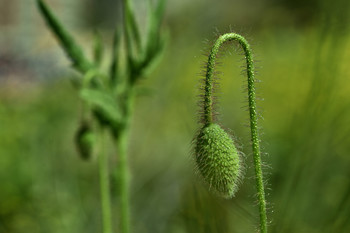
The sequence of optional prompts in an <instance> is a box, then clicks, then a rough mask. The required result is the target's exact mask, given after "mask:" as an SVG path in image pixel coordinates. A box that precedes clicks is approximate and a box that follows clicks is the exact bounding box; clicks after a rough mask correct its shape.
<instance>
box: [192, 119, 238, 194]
mask: <svg viewBox="0 0 350 233" xmlns="http://www.w3.org/2000/svg"><path fill="white" fill-rule="evenodd" d="M195 162H196V165H197V169H198V171H199V173H200V174H201V176H202V177H203V179H204V181H205V182H206V183H207V184H208V185H209V188H210V189H211V190H212V191H214V192H215V193H217V194H218V195H220V196H222V197H224V198H231V197H233V196H234V194H235V192H236V191H237V186H238V183H239V179H240V176H241V164H240V157H239V155H238V151H237V149H236V147H235V145H234V143H233V140H232V138H231V136H230V135H229V134H228V133H226V132H225V131H224V130H223V129H222V128H221V127H220V126H219V125H218V124H214V123H212V124H209V125H207V126H204V127H203V128H202V129H201V130H200V131H199V134H198V135H197V137H196V139H195Z"/></svg>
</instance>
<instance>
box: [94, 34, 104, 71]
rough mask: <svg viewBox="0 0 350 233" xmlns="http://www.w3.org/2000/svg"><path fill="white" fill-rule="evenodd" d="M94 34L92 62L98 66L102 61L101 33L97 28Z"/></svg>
mask: <svg viewBox="0 0 350 233" xmlns="http://www.w3.org/2000/svg"><path fill="white" fill-rule="evenodd" d="M94 34H95V35H94V62H95V64H96V66H98V67H99V66H100V65H101V62H102V58H103V52H104V48H103V43H102V37H101V34H100V33H99V32H98V31H97V30H96V31H95V33H94Z"/></svg>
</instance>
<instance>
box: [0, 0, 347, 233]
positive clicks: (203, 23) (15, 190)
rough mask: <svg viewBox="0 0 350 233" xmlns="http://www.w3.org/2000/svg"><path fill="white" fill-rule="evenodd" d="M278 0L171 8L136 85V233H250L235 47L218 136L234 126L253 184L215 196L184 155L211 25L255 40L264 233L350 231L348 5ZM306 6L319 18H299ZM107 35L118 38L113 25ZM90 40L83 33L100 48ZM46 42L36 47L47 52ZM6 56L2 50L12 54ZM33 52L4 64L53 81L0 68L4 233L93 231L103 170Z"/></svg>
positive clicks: (74, 103)
mask: <svg viewBox="0 0 350 233" xmlns="http://www.w3.org/2000/svg"><path fill="white" fill-rule="evenodd" d="M289 2H291V1H289ZM298 2H300V1H298ZM282 3H283V2H282V1H265V2H264V1H253V0H250V1H228V0H227V1H222V4H217V3H216V2H214V1H209V0H205V1H199V0H195V1H168V7H167V17H166V21H167V22H166V23H167V24H168V25H169V26H168V27H169V28H170V31H171V35H172V40H171V42H170V44H169V46H168V51H167V52H166V53H165V58H164V60H163V61H162V63H161V64H162V65H161V67H160V68H158V69H157V70H156V71H155V72H154V73H153V75H152V77H150V78H149V79H147V80H144V81H142V85H141V86H140V87H139V89H138V92H139V97H138V98H137V102H136V112H135V117H134V119H133V127H132V134H131V137H132V140H131V142H130V145H129V147H130V162H131V170H132V174H133V176H132V190H131V195H132V196H131V201H132V213H133V219H132V226H133V228H132V229H133V232H138V233H143V232H160V233H161V232H174V233H180V232H196V233H197V232H199V233H201V232H208V233H209V232H210V233H212V232H218V233H221V232H254V231H255V229H256V226H257V222H258V215H257V206H256V205H255V196H254V193H255V186H254V180H253V177H252V174H253V173H252V166H251V165H249V164H251V154H250V149H249V148H250V146H249V133H248V127H246V126H244V125H246V124H247V123H248V120H247V119H248V118H247V114H248V113H247V111H244V110H245V109H246V107H244V106H246V104H247V102H246V98H245V96H244V94H242V92H243V89H242V88H241V86H242V85H243V84H245V80H244V77H243V76H240V72H241V69H242V68H240V67H239V64H240V63H239V61H240V57H241V56H238V55H237V56H236V54H237V53H240V51H235V50H234V49H233V48H234V46H231V45H229V46H227V51H230V53H231V54H229V53H226V55H225V56H222V57H221V61H222V63H223V64H222V67H221V68H220V70H221V71H223V75H221V76H220V77H221V78H222V80H221V91H220V93H221V98H220V101H219V102H220V109H221V111H220V112H221V119H222V120H221V122H222V124H223V126H224V127H225V128H230V129H232V131H233V132H234V135H235V136H236V137H238V139H239V140H240V141H241V144H242V145H243V148H242V150H243V151H244V153H245V154H246V157H245V161H246V164H247V166H246V175H245V177H246V178H245V179H244V180H243V183H242V184H241V186H240V189H239V191H238V192H237V195H236V197H235V198H234V199H232V200H222V199H219V198H216V197H214V196H212V195H211V194H210V193H208V192H207V191H206V189H205V188H204V187H205V186H203V185H202V184H201V183H200V181H199V180H198V179H197V178H196V177H195V175H194V174H193V164H191V159H190V158H189V155H190V143H191V140H192V137H193V135H194V134H195V131H196V128H197V122H196V120H197V119H196V117H195V116H196V107H195V106H196V100H197V98H196V96H197V95H198V94H199V91H198V90H196V85H197V84H198V79H199V77H198V73H200V67H201V62H204V61H205V57H202V56H201V54H202V53H203V52H205V53H206V52H207V50H206V48H208V47H209V45H210V43H209V45H208V43H203V42H202V41H204V39H210V40H213V39H214V36H213V33H212V32H213V31H214V30H215V27H217V28H218V29H219V30H220V31H222V32H227V31H228V30H229V28H230V25H231V28H233V30H235V31H238V32H240V33H242V34H243V35H246V36H248V39H250V41H251V42H252V44H253V45H252V48H253V51H254V54H255V57H256V59H257V60H259V63H258V64H257V66H258V67H259V66H260V67H261V68H259V69H258V75H257V78H258V79H261V80H262V83H259V84H258V94H259V95H260V96H261V97H262V98H264V101H260V102H259V103H258V106H260V107H261V109H262V110H261V112H262V115H263V117H264V120H261V121H260V123H261V124H262V126H263V127H262V130H261V132H262V139H263V146H264V151H265V152H266V153H267V155H265V156H264V157H263V160H264V161H265V163H266V164H267V166H266V168H265V171H266V173H265V175H266V178H267V183H268V185H267V187H268V188H269V190H268V192H267V193H268V196H267V199H268V201H269V203H270V208H269V214H268V216H269V219H270V220H271V223H270V226H269V230H270V232H276V233H277V232H284V233H289V232H290V233H294V232H307V233H316V232H337V233H338V232H340V233H341V232H344V233H345V232H349V231H350V219H349V218H350V178H349V177H350V173H349V171H350V152H349V151H350V137H349V135H350V108H349V106H350V94H349V93H350V69H349V68H348V63H349V61H350V53H349V52H348V51H350V50H349V43H350V37H349V34H348V32H349V26H350V24H349V23H350V22H349V10H350V6H349V3H348V1H345V0H337V1H332V2H330V1H312V4H311V2H310V3H309V6H310V7H307V8H304V7H299V6H298V5H297V4H294V5H293V7H289V5H288V4H282ZM296 3H297V2H296ZM316 5H317V6H316ZM140 6H142V4H140ZM313 6H315V7H313ZM60 9H62V8H60ZM222 9H225V10H224V11H223V10H222ZM298 9H303V11H306V13H307V14H310V15H313V16H312V17H311V18H310V19H309V20H307V21H302V20H301V21H297V20H298V17H297V16H296V15H297V14H295V13H294V12H296V11H298ZM305 9H306V10H305ZM314 9H317V11H315V12H316V13H315V12H314ZM80 11H81V10H80ZM77 12H79V11H78V10H77ZM236 12H238V13H237V14H235V13H236ZM253 13H254V14H253ZM70 17H71V16H70ZM83 19H84V18H83V17H82V20H83ZM139 19H142V15H141V16H140V18H139ZM303 22H307V23H305V24H304V23H303ZM33 23H34V22H33ZM89 30H90V29H89ZM103 33H104V34H105V35H106V36H107V37H108V35H109V36H110V38H111V37H112V32H110V31H108V30H107V29H106V31H105V32H103ZM86 35H88V34H86V33H85V34H84V33H82V34H81V37H82V38H83V39H85V40H92V39H91V37H89V36H86ZM8 37H10V36H8ZM45 38H47V39H46V40H44V42H43V40H40V42H41V43H44V44H45V46H49V45H48V44H50V42H49V43H48V42H45V41H47V40H49V39H48V38H49V37H48V36H46V37H45ZM50 40H53V38H50ZM89 42H90V41H89ZM16 43H17V42H16ZM18 43H19V42H18ZM45 46H44V47H45ZM52 46H53V47H58V46H57V44H55V43H52ZM24 47H25V46H24ZM24 47H23V48H24ZM38 47H39V48H40V45H38ZM1 50H5V47H4V46H3V45H2V46H1V47H0V55H1V57H4V56H3V52H2V51H1ZM6 50H7V51H8V54H10V51H11V50H9V49H8V48H6ZM57 50H59V49H57ZM201 50H203V51H201ZM12 51H16V49H13V50H12ZM28 51H29V52H32V53H34V52H37V51H36V50H28ZM49 51H51V54H52V53H53V52H52V50H49ZM106 51H108V48H106ZM29 52H28V53H27V54H21V53H19V52H18V51H16V52H15V53H13V54H11V56H10V55H7V56H6V57H17V59H18V60H20V61H22V63H21V64H32V66H29V65H27V66H26V67H27V68H26V71H27V70H28V69H29V68H30V67H41V69H37V70H35V72H40V71H41V70H42V69H43V67H45V68H48V69H49V71H50V72H52V74H53V75H55V77H56V79H54V78H52V79H49V81H40V82H39V81H37V80H36V79H34V80H31V81H30V82H29V81H28V80H27V79H26V78H27V77H32V76H33V73H29V74H28V73H27V72H24V71H23V70H19V71H17V73H16V76H14V77H13V78H12V79H9V78H8V79H5V78H4V77H5V76H4V74H8V73H9V71H8V69H7V70H5V71H4V68H3V67H4V66H3V65H2V66H1V67H0V69H1V72H2V73H1V75H2V76H1V87H0V184H1V186H0V232H4V233H5V232H6V233H8V232H11V233H17V232H43V233H44V232H45V233H46V232H67V233H69V232H72V233H73V232H74V233H76V232H97V231H98V229H100V226H99V225H98V224H99V223H100V212H99V200H98V197H99V193H98V190H95V188H94V187H98V184H97V182H98V179H97V178H98V171H97V164H96V161H90V162H85V161H81V160H80V159H79V157H78V155H77V152H76V151H75V148H74V130H75V129H76V124H77V122H76V120H75V119H77V115H78V114H79V111H78V108H79V102H78V99H77V97H75V94H74V91H73V89H72V88H71V87H70V85H69V84H70V83H69V80H68V79H67V78H66V77H64V78H63V79H62V77H57V74H59V73H62V72H61V71H59V72H58V71H57V69H58V68H59V66H57V65H56V66H50V65H48V64H53V63H40V62H42V61H45V60H43V59H41V58H40V57H42V55H41V56H40V57H34V56H33V57H30V56H29V55H28V54H29ZM55 54H56V53H55ZM224 54H225V53H224ZM57 56H59V59H57ZM19 58H21V59H19ZM8 59H9V58H7V60H8ZM55 59H56V60H55V61H57V60H58V61H62V60H64V55H63V54H62V53H58V55H55ZM7 60H6V61H7ZM64 61H65V62H66V63H67V61H66V60H64ZM1 62H4V60H1ZM26 62H27V63H26ZM46 62H47V61H46ZM2 64H4V63H2ZM6 64H9V63H8V62H7V63H6ZM11 64H13V63H11ZM40 64H42V65H41V66H40ZM242 64H243V63H242ZM13 66H15V65H13ZM7 67H9V66H7ZM28 67H29V68H28ZM51 69H52V70H51ZM13 70H14V68H13ZM45 72H46V73H45V76H47V75H46V74H47V73H48V71H47V70H46V71H45ZM50 72H49V73H50ZM12 73H13V72H12ZM16 77H20V78H21V79H16ZM15 80H18V81H17V82H16V81H15ZM55 80H56V81H55ZM114 188H115V187H114ZM114 191H115V192H116V190H114ZM116 214H117V213H116Z"/></svg>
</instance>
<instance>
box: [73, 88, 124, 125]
mask: <svg viewBox="0 0 350 233" xmlns="http://www.w3.org/2000/svg"><path fill="white" fill-rule="evenodd" d="M80 97H81V98H82V99H83V100H85V101H87V102H88V103H90V104H91V105H92V108H94V109H95V110H97V111H98V112H99V113H101V114H102V115H103V117H104V118H105V119H108V120H110V121H111V122H112V123H113V125H117V124H119V123H120V122H121V120H122V114H121V110H120V108H119V106H118V105H117V102H116V101H115V100H114V98H113V96H112V95H110V94H108V93H106V92H105V91H103V90H96V89H90V88H85V89H83V90H81V92H80Z"/></svg>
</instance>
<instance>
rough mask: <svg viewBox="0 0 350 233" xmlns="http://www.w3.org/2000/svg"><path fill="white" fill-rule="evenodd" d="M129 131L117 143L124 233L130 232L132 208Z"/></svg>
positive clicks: (122, 229) (120, 202)
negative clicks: (128, 150)
mask: <svg viewBox="0 0 350 233" xmlns="http://www.w3.org/2000/svg"><path fill="white" fill-rule="evenodd" d="M127 141H128V136H127V131H126V130H125V131H124V132H123V133H121V134H120V136H119V138H118V139H117V141H116V144H117V149H118V158H119V160H118V166H117V172H118V179H119V195H120V198H119V204H120V221H121V222H120V227H121V232H122V233H129V232H130V227H129V226H130V208H129V169H128V162H127Z"/></svg>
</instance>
